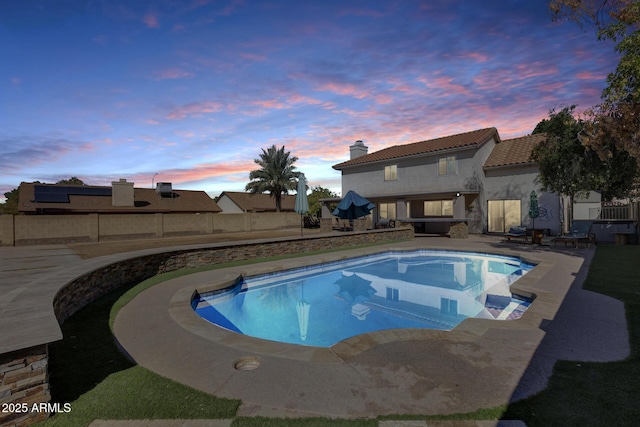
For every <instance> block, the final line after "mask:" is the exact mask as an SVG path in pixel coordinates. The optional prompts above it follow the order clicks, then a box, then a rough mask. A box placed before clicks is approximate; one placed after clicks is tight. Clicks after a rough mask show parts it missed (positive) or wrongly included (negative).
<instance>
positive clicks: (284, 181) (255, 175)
mask: <svg viewBox="0 0 640 427" xmlns="http://www.w3.org/2000/svg"><path fill="white" fill-rule="evenodd" d="M297 160H298V158H297V157H292V156H291V153H290V152H288V151H286V152H285V151H284V146H282V147H281V148H276V146H275V145H272V146H271V147H269V148H268V149H267V150H265V149H264V148H263V149H262V153H261V154H260V158H259V159H255V160H254V162H255V163H256V164H258V165H260V169H256V170H253V171H251V172H250V173H249V179H250V180H251V182H249V183H248V184H247V185H246V187H245V190H246V191H250V192H251V193H254V194H255V193H267V192H268V193H269V194H270V195H271V197H273V198H274V199H275V202H276V211H277V212H280V211H281V210H282V195H283V194H288V193H289V191H292V190H295V189H296V185H297V182H296V178H297V177H298V175H299V172H297V171H295V168H296V167H295V166H293V164H294V163H295V162H296V161H297Z"/></svg>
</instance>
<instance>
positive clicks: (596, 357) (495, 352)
mask: <svg viewBox="0 0 640 427" xmlns="http://www.w3.org/2000/svg"><path fill="white" fill-rule="evenodd" d="M410 248H437V249H464V250H469V251H480V252H492V253H501V254H511V255H519V256H522V257H524V258H526V259H528V260H532V261H535V262H537V263H539V266H538V267H537V268H536V269H534V270H533V271H531V272H530V273H529V274H527V275H526V276H524V277H523V278H522V279H520V280H519V281H518V282H517V283H516V284H515V285H514V286H516V287H517V288H519V289H520V290H522V291H523V292H524V293H527V292H529V293H531V294H535V296H536V301H535V302H534V303H533V304H532V306H531V307H530V308H529V310H527V312H526V313H525V315H524V316H523V317H522V318H521V319H519V320H517V321H502V322H501V321H491V320H486V319H467V320H465V321H464V322H463V323H462V324H460V325H459V326H458V327H457V328H456V329H454V330H453V331H449V332H441V331H431V330H393V331H382V332H376V333H370V334H364V335H360V336H358V337H354V338H351V339H349V340H346V341H343V342H342V343H339V344H338V345H336V346H333V347H332V348H330V349H324V348H316V347H300V346H294V345H289V344H282V343H274V342H268V341H262V340H257V339H254V338H251V337H246V336H243V335H238V334H234V333H231V332H228V331H225V330H222V329H220V328H217V327H216V326H213V325H210V324H209V323H207V322H206V321H204V320H203V319H201V318H199V317H198V316H197V315H195V313H193V310H191V306H190V305H189V301H190V296H191V295H192V294H193V292H194V290H195V289H196V288H198V287H202V286H205V287H206V286H210V283H211V282H212V281H215V280H221V281H225V280H232V279H233V278H235V277H237V275H238V274H239V273H242V274H247V275H251V274H257V273H260V272H264V271H274V270H278V269H281V268H292V267H296V266H302V265H308V264H313V263H317V262H326V261H329V260H333V259H339V258H344V257H352V256H358V255H363V254H366V253H371V252H378V251H381V250H383V249H410ZM593 253H594V249H593V248H580V249H573V248H568V249H566V250H558V249H556V248H549V247H539V246H531V245H520V244H514V243H508V244H505V243H503V242H502V241H501V239H496V238H492V237H487V236H471V237H470V238H469V239H465V240H462V239H460V240H458V239H443V238H421V237H417V238H416V239H415V240H413V241H410V242H402V243H394V244H385V245H380V246H376V247H374V248H367V249H357V250H349V251H340V252H337V253H334V254H324V255H319V256H308V257H303V258H296V259H291V260H280V261H273V262H267V263H261V264H254V265H249V266H244V267H241V268H233V269H224V270H217V271H214V272H205V273H197V274H193V275H188V276H183V277H181V278H177V279H173V280H170V281H167V282H164V283H161V284H159V285H156V286H154V287H153V288H151V289H148V290H147V291H145V292H143V293H142V294H140V295H139V296H138V297H136V298H135V299H134V300H133V301H132V302H131V303H129V304H128V305H127V306H125V307H124V308H123V309H122V310H121V311H120V314H119V315H118V317H117V319H116V322H115V327H114V329H115V334H116V337H117V339H118V341H119V342H120V344H121V345H122V346H123V347H124V348H125V349H126V351H127V352H128V353H129V354H130V355H131V357H132V358H133V359H134V360H135V361H136V362H137V363H139V364H140V365H142V366H144V367H146V368H148V369H150V370H152V371H154V372H157V373H159V374H161V375H163V376H166V377H169V378H172V379H174V380H176V381H179V382H181V383H184V384H187V385H190V386H192V387H194V388H196V389H199V390H202V391H205V392H208V393H212V394H215V395H216V396H220V397H228V398H237V399H241V400H242V405H241V407H240V410H239V413H238V415H240V416H327V417H341V418H356V417H375V416H377V415H388V414H444V413H455V412H469V411H475V410H477V409H480V408H487V407H493V406H498V405H503V404H506V403H508V402H510V401H514V400H517V399H520V398H523V397H526V396H529V395H531V394H533V393H536V392H538V391H541V390H543V389H544V388H545V387H546V383H547V380H548V378H549V376H550V375H551V371H552V368H553V364H554V363H555V361H556V360H558V359H570V360H581V361H587V360H590V361H611V360H620V359H622V358H624V357H626V356H627V355H628V354H629V347H628V338H627V333H626V320H625V317H624V308H623V305H622V303H621V302H619V301H617V300H614V299H612V298H608V297H605V296H602V295H599V294H595V293H592V292H588V291H584V290H581V284H582V281H583V280H584V278H585V277H586V273H587V268H588V264H589V262H590V260H591V258H592V256H593ZM567 296H568V297H569V298H565V297H567ZM240 360H249V362H254V361H257V362H258V363H259V366H258V367H257V368H256V369H254V370H249V371H245V370H237V369H235V368H234V365H235V364H236V363H237V362H238V361H240Z"/></svg>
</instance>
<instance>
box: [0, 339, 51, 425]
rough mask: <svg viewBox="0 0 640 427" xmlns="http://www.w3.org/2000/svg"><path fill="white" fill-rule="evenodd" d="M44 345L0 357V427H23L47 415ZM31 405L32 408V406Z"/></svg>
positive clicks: (45, 350)
mask: <svg viewBox="0 0 640 427" xmlns="http://www.w3.org/2000/svg"><path fill="white" fill-rule="evenodd" d="M48 360H49V358H48V353H47V345H46V344H43V345H39V346H36V347H31V348H28V349H24V350H17V351H13V352H11V353H5V354H0V405H2V410H0V425H1V426H16V427H18V426H27V425H30V424H34V423H37V422H39V421H42V420H44V419H45V418H47V417H48V416H49V412H48V410H47V408H43V407H41V406H40V404H42V403H44V404H46V403H48V402H49V401H50V400H51V395H50V394H49V381H48V377H47V363H48ZM34 405H36V406H35V407H34Z"/></svg>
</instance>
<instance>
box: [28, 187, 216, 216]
mask: <svg viewBox="0 0 640 427" xmlns="http://www.w3.org/2000/svg"><path fill="white" fill-rule="evenodd" d="M37 187H38V190H39V191H38V197H40V195H41V194H43V193H44V190H47V188H49V189H56V190H57V194H56V195H55V197H51V198H49V199H50V200H55V201H51V202H47V201H40V200H46V198H42V197H40V200H39V199H38V198H36V188H37ZM43 187H44V188H43ZM78 189H80V190H78ZM48 191H49V192H51V191H54V190H48ZM77 193H84V194H77ZM91 193H93V194H91ZM173 193H174V195H175V197H173V198H164V197H160V196H159V195H158V194H157V193H156V190H155V189H153V188H134V206H130V207H129V206H113V205H112V198H111V187H110V186H108V187H107V186H91V185H87V186H71V185H57V184H39V183H28V182H23V183H22V184H20V187H19V207H18V210H19V211H20V212H24V213H35V212H43V213H157V212H158V213H159V212H165V213H167V212H183V213H191V212H214V213H217V212H221V211H222V209H220V207H219V206H218V204H217V203H216V202H215V201H214V200H213V199H212V198H211V197H209V195H208V194H207V193H205V192H204V191H191V190H173Z"/></svg>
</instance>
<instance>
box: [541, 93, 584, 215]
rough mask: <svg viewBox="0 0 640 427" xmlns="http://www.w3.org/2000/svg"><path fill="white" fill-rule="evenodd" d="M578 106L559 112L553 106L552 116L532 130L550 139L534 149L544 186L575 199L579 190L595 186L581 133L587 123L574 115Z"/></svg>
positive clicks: (582, 190)
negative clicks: (580, 137)
mask: <svg viewBox="0 0 640 427" xmlns="http://www.w3.org/2000/svg"><path fill="white" fill-rule="evenodd" d="M574 110H575V105H572V106H571V107H565V108H563V109H562V110H561V111H559V112H556V111H555V110H551V111H550V112H549V118H548V119H543V120H542V121H541V122H540V123H538V124H537V125H536V127H535V129H534V130H533V132H532V133H534V134H537V133H545V134H547V135H548V139H547V140H546V141H545V142H542V143H540V144H538V145H537V146H536V147H535V148H534V149H533V151H532V153H531V159H532V160H534V161H535V162H536V163H537V164H538V168H539V170H540V175H539V179H540V184H541V185H542V188H543V189H544V190H545V191H553V192H555V193H558V194H562V195H565V196H569V198H570V199H571V201H572V202H573V200H574V198H575V196H576V195H577V194H579V193H581V192H587V191H589V190H592V189H593V188H592V187H591V185H592V182H591V180H590V178H591V177H590V174H589V167H588V165H587V157H586V156H585V148H584V147H583V146H582V144H581V143H580V141H579V140H578V137H577V136H578V133H579V132H580V131H581V130H582V127H583V125H582V122H581V121H580V120H577V119H576V118H575V117H574V116H573V114H574Z"/></svg>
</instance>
